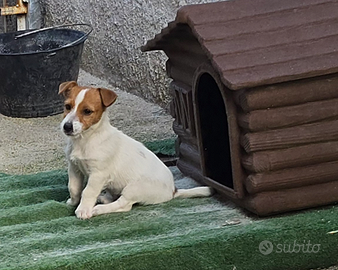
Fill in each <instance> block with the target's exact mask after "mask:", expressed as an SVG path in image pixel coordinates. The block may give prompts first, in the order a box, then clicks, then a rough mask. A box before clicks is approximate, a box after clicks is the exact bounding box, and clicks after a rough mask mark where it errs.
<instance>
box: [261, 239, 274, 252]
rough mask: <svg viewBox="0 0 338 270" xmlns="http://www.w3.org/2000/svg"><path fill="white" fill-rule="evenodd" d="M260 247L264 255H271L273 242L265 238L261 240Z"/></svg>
mask: <svg viewBox="0 0 338 270" xmlns="http://www.w3.org/2000/svg"><path fill="white" fill-rule="evenodd" d="M258 249H259V252H260V253H262V254H263V255H269V254H270V253H271V252H272V251H273V244H272V243H271V242H270V241H268V240H264V241H262V242H260V244H259V246H258Z"/></svg>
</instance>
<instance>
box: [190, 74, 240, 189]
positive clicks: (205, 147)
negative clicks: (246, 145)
mask: <svg viewBox="0 0 338 270" xmlns="http://www.w3.org/2000/svg"><path fill="white" fill-rule="evenodd" d="M196 87H197V89H196V90H197V94H196V95H197V96H196V97H197V109H198V112H199V122H200V123H199V124H200V140H201V141H200V148H201V149H200V151H201V155H202V163H204V164H203V165H202V167H203V169H204V174H205V176H206V177H208V178H210V179H212V180H214V181H216V182H218V183H220V184H222V185H224V186H227V187H229V188H233V186H234V185H233V178H232V169H231V154H230V143H229V132H228V121H227V114H226V109H225V102H224V100H223V97H222V94H221V91H220V89H219V87H218V85H217V83H216V81H215V80H214V78H213V77H212V76H211V75H210V74H208V73H204V74H202V75H201V76H200V78H199V81H198V83H197V85H196Z"/></svg>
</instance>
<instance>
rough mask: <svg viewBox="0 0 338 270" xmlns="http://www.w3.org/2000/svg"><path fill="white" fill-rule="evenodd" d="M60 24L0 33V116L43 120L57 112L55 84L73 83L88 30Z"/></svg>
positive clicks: (59, 103) (59, 108)
mask: <svg viewBox="0 0 338 270" xmlns="http://www.w3.org/2000/svg"><path fill="white" fill-rule="evenodd" d="M70 26H72V27H74V26H79V25H64V26H57V27H50V28H44V29H39V30H25V31H18V32H13V33H5V34H0V113H1V114H3V115H6V116H11V117H43V116H49V115H54V114H58V113H61V112H62V111H63V102H62V100H61V97H60V96H59V95H58V87H59V84H60V83H62V82H64V81H71V80H75V81H76V80H77V78H78V75H79V69H80V61H81V55H82V51H83V45H84V41H85V40H86V39H87V37H88V35H89V34H90V32H91V31H92V28H91V26H90V25H86V24H81V25H80V26H86V27H89V30H88V32H86V33H85V32H82V31H78V30H74V29H69V28H68V27H70Z"/></svg>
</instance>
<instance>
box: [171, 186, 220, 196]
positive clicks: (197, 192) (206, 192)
mask: <svg viewBox="0 0 338 270" xmlns="http://www.w3.org/2000/svg"><path fill="white" fill-rule="evenodd" d="M212 194H214V189H213V188H211V187H195V188H189V189H176V191H175V193H174V198H196V197H209V196H211V195H212Z"/></svg>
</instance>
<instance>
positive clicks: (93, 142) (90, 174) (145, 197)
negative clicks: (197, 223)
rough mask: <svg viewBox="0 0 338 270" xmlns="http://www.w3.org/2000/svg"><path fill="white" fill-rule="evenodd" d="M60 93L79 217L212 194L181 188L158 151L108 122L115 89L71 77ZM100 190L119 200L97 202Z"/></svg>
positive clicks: (72, 192) (203, 189)
mask: <svg viewBox="0 0 338 270" xmlns="http://www.w3.org/2000/svg"><path fill="white" fill-rule="evenodd" d="M59 94H62V95H63V96H64V98H65V106H64V119H63V121H62V123H61V130H62V132H63V133H64V134H65V135H66V136H67V139H68V145H67V149H66V155H67V158H68V177H69V182H68V188H69V193H70V199H69V200H68V201H67V203H68V204H70V205H73V206H76V205H78V207H77V209H76V211H75V214H76V216H77V217H78V218H81V219H88V218H91V217H92V216H97V215H101V214H105V213H111V212H123V211H129V210H130V209H131V208H132V206H133V204H135V203H139V204H157V203H161V202H166V201H169V200H171V199H173V198H177V197H185V198H188V197H199V196H202V197H203V196H210V195H211V194H212V189H211V188H209V187H196V188H192V189H187V190H185V189H179V190H177V189H176V188H175V185H174V180H173V175H172V173H171V171H170V170H169V169H168V168H167V167H166V166H165V165H164V164H163V163H162V162H161V161H160V160H159V159H158V158H157V156H156V155H155V154H153V153H152V152H151V151H149V150H148V149H147V148H146V147H145V146H144V145H143V144H141V143H139V142H137V141H135V140H134V139H132V138H130V137H128V136H127V135H125V134H123V133H122V132H121V131H119V130H117V129H116V128H114V127H112V126H111V125H110V123H109V119H108V116H107V111H106V109H107V107H109V106H110V105H112V104H113V103H114V102H115V100H116V98H117V95H116V94H115V93H114V92H113V91H111V90H108V89H104V88H92V87H81V86H78V85H77V83H76V82H75V81H71V82H64V83H62V84H61V85H60V87H59ZM102 190H108V191H109V192H110V193H111V194H113V195H116V196H118V199H117V200H116V201H113V202H110V203H107V204H97V205H96V202H97V198H98V196H99V195H100V193H101V191H102Z"/></svg>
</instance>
